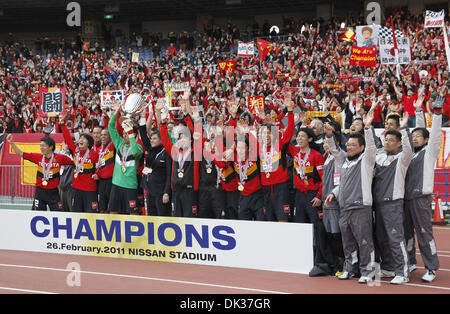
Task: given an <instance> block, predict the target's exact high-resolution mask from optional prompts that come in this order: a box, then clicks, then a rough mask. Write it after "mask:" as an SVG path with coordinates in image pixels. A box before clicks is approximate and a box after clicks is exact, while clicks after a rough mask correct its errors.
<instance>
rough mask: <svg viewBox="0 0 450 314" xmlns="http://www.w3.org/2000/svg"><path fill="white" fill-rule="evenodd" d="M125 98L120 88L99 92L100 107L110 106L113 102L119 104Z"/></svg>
mask: <svg viewBox="0 0 450 314" xmlns="http://www.w3.org/2000/svg"><path fill="white" fill-rule="evenodd" d="M124 100H125V96H124V92H123V90H122V89H120V90H102V91H101V92H100V101H101V104H100V106H101V108H106V107H110V108H111V107H112V106H113V104H114V102H117V103H118V104H119V105H120V104H122V103H123V101H124Z"/></svg>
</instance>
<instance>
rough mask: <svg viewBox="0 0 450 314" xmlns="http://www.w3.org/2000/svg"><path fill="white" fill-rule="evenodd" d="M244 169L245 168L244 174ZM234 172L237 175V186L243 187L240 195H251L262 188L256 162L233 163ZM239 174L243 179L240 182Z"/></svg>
mask: <svg viewBox="0 0 450 314" xmlns="http://www.w3.org/2000/svg"><path fill="white" fill-rule="evenodd" d="M246 163H247V166H246ZM245 167H247V171H246V172H245ZM234 171H236V173H237V174H238V178H237V180H238V182H239V184H242V185H243V186H244V190H243V191H241V194H242V195H243V196H247V195H250V194H253V193H255V192H256V191H258V190H260V189H261V188H262V184H261V178H260V171H259V167H258V162H257V161H240V162H234ZM241 174H242V177H243V180H242V181H241ZM244 177H245V180H244Z"/></svg>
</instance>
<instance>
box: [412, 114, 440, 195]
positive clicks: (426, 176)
mask: <svg viewBox="0 0 450 314" xmlns="http://www.w3.org/2000/svg"><path fill="white" fill-rule="evenodd" d="M425 126H426V124H425V115H424V113H423V111H416V127H425ZM441 127H442V115H436V114H434V115H433V121H432V125H431V131H430V138H429V140H428V145H425V147H424V148H422V149H421V150H420V151H418V152H417V153H415V154H414V157H413V159H412V161H411V164H410V165H409V168H408V171H407V173H406V185H405V199H407V200H410V199H414V198H417V197H421V196H424V195H431V194H432V193H433V187H434V167H435V165H436V160H437V158H438V155H439V149H440V144H441Z"/></svg>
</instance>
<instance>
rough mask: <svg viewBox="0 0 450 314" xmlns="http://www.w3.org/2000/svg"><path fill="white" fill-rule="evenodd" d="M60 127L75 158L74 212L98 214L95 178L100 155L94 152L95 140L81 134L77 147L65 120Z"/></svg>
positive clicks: (73, 182)
mask: <svg viewBox="0 0 450 314" xmlns="http://www.w3.org/2000/svg"><path fill="white" fill-rule="evenodd" d="M60 125H61V130H62V133H63V136H64V141H65V142H66V144H67V146H68V147H69V149H70V150H71V151H72V152H73V156H74V158H73V161H74V164H75V167H74V170H73V180H72V188H73V195H72V211H74V212H90V213H95V212H98V196H97V181H96V180H95V176H94V174H95V171H96V168H95V165H96V164H97V162H98V153H97V152H95V151H94V150H93V146H94V139H93V138H92V136H90V135H89V134H81V135H80V138H79V140H78V143H77V145H75V143H74V141H73V139H72V136H71V135H70V133H69V130H67V127H66V126H65V125H64V118H61V119H60Z"/></svg>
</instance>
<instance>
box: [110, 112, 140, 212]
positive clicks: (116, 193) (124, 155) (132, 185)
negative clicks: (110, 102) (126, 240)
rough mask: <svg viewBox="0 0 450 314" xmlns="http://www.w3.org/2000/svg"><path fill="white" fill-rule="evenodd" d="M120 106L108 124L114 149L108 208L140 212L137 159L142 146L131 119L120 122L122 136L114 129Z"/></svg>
mask: <svg viewBox="0 0 450 314" xmlns="http://www.w3.org/2000/svg"><path fill="white" fill-rule="evenodd" d="M120 111H121V107H120V106H119V107H118V108H117V110H116V111H115V112H114V114H113V115H112V117H111V120H110V121H109V124H108V129H109V134H110V136H111V139H112V141H113V143H114V147H115V149H116V158H115V164H114V173H113V178H112V188H111V198H110V200H109V206H108V210H109V212H110V213H112V214H132V215H138V214H140V209H139V207H138V204H137V199H138V191H137V188H138V178H137V168H138V165H139V160H140V159H141V158H143V154H144V151H143V149H142V146H141V145H139V144H138V143H137V142H136V135H137V129H136V128H135V127H133V123H132V122H131V120H129V119H127V120H125V121H124V122H122V128H123V138H122V137H121V136H120V135H119V132H118V131H117V129H116V120H117V118H118V116H119V114H120Z"/></svg>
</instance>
